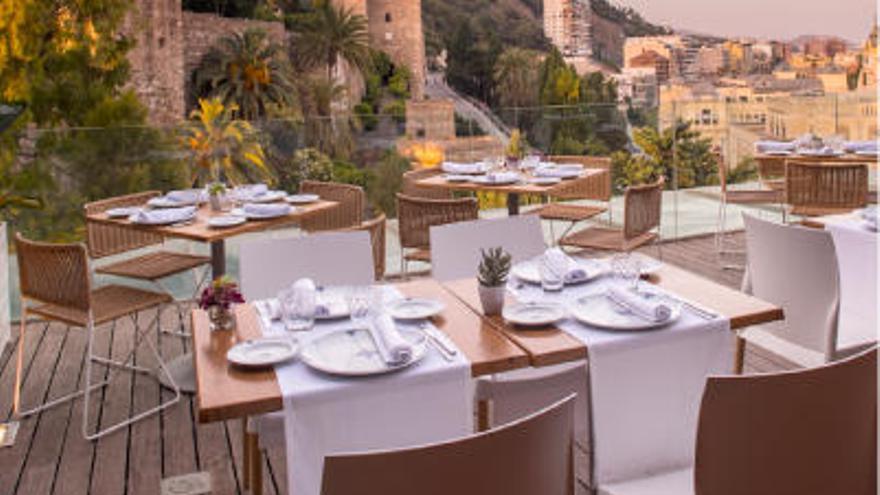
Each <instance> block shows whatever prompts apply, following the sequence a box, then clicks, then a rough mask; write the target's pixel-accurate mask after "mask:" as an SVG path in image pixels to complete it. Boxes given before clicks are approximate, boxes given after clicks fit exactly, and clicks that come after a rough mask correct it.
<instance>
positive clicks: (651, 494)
mask: <svg viewBox="0 0 880 495" xmlns="http://www.w3.org/2000/svg"><path fill="white" fill-rule="evenodd" d="M599 495H694V470H693V468H687V469H680V470H678V471H668V472H665V473H661V474H656V475H654V476H649V477H647V478H639V479H635V480H628V481H622V482H619V483H611V484H608V485H604V486H600V487H599Z"/></svg>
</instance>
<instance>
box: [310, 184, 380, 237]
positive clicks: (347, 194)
mask: <svg viewBox="0 0 880 495" xmlns="http://www.w3.org/2000/svg"><path fill="white" fill-rule="evenodd" d="M299 190H300V192H301V193H303V194H317V195H318V196H320V197H321V199H324V200H327V201H335V202H337V203H338V204H337V205H336V207H335V208H330V209H328V210H324V211H322V212H320V213H316V214H314V215H309V216H307V217H306V218H303V220H302V221H301V222H300V227H301V228H302V229H303V230H305V231H306V232H320V231H326V230H340V229H347V228H351V227H357V226H358V225H360V224H361V222H362V221H363V220H364V205H365V204H366V196H365V195H364V190H363V189H362V188H360V187H358V186H354V185H351V184H340V183H337V182H317V181H312V180H305V181H303V182H302V183H301V184H300V187H299Z"/></svg>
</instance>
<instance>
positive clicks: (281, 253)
mask: <svg viewBox="0 0 880 495" xmlns="http://www.w3.org/2000/svg"><path fill="white" fill-rule="evenodd" d="M239 277H240V279H241V290H242V294H243V295H244V297H245V299H246V300H256V299H264V298H268V297H274V296H275V295H276V294H277V293H278V292H279V291H280V290H281V289H283V288H285V287H288V286H289V285H290V284H292V283H293V282H294V281H296V280H297V279H300V278H304V277H308V278H311V279H313V280H314V281H315V283H316V284H318V285H362V286H365V285H371V284H373V283H374V280H375V278H374V264H373V247H372V244H371V242H370V234H369V233H368V232H365V231H358V232H328V233H322V234H313V235H308V236H304V237H296V238H289V239H272V240H261V241H254V242H247V243H244V244H242V246H241V250H240V258H239ZM247 430H248V433H249V434H257V436H258V438H259V446H258V449H259V450H258V449H252V448H251V447H250V446H249V445H248V444H249V442H248V441H247V440H246V441H245V445H246V446H245V449H244V454H245V455H244V457H245V460H244V462H243V464H244V466H246V469H245V484H246V485H247V486H250V484H251V483H253V482H258V481H255V480H256V479H257V478H261V477H262V473H261V470H260V466H261V461H260V450H265V449H267V448H270V447H277V446H281V447H283V446H284V438H285V436H284V413H283V412H275V413H270V414H264V415H262V416H258V417H252V418H250V420H249V421H248V424H247ZM252 457H256V460H254V459H253V458H252Z"/></svg>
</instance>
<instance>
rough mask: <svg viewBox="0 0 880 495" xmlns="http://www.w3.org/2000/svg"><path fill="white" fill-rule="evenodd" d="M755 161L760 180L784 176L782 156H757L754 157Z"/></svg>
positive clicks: (765, 180) (764, 180)
mask: <svg viewBox="0 0 880 495" xmlns="http://www.w3.org/2000/svg"><path fill="white" fill-rule="evenodd" d="M755 161H756V162H757V163H758V178H760V180H761V182H768V181H773V180H775V179H782V178H784V177H785V157H784V156H759V157H757V158H755Z"/></svg>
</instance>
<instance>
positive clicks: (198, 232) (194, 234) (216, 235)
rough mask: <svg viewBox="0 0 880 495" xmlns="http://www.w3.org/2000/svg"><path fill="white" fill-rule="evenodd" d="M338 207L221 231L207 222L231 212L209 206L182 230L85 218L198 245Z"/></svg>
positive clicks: (324, 205) (319, 206)
mask: <svg viewBox="0 0 880 495" xmlns="http://www.w3.org/2000/svg"><path fill="white" fill-rule="evenodd" d="M336 205H337V203H336V202H335V201H324V200H320V201H316V202H314V203H310V204H307V205H297V206H293V211H291V212H290V214H289V215H285V216H283V217H278V218H271V219H266V220H248V221H247V222H245V223H243V224H241V225H237V226H235V227H228V228H222V229H216V228H212V227H209V226H208V219H209V218H211V217H213V216H219V215H227V214H228V213H227V212H215V211H211V208H210V207H209V206H208V205H202V206H201V207H200V208H199V210H198V212H197V213H196V221H195V222H194V223H192V224H189V225H183V226H179V227H174V226H170V225H139V224H135V223H131V222H129V221H128V219H127V218H110V217H108V216H107V214H106V213H98V214H94V215H88V216H86V220H87V221H89V222H95V223H103V224H110V225H124V226H126V227H131V228H136V229H143V230H149V231H151V232H155V233H158V234H161V235H163V236H165V237H173V238H180V239H189V240H192V241H199V242H214V241H220V240H223V239H228V238H230V237H235V236H238V235H241V234H246V233H248V232H259V231H262V230H267V229H272V228H276V227H283V226H286V225H292V224H296V223H298V222H299V221H300V220H302V219H303V218H305V217H307V216H309V215H314V214H315V213H318V212H321V211H325V210H328V209H330V208H334V207H335V206H336Z"/></svg>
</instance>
